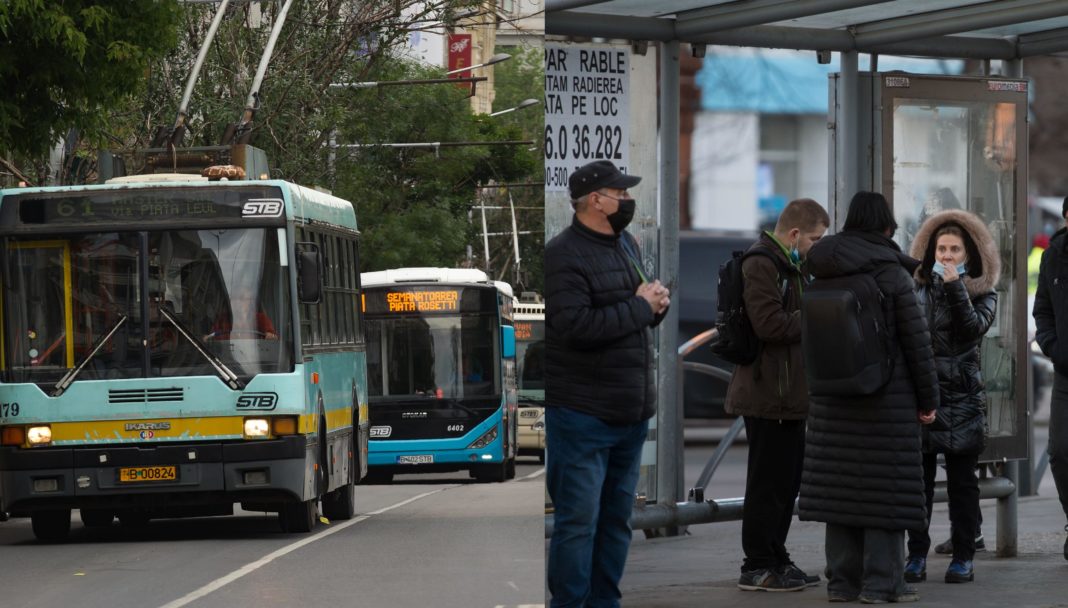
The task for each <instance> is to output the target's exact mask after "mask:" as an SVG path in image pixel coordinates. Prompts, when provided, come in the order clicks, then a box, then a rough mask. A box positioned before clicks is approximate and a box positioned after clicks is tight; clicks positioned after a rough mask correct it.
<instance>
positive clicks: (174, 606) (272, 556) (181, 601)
mask: <svg viewBox="0 0 1068 608" xmlns="http://www.w3.org/2000/svg"><path fill="white" fill-rule="evenodd" d="M447 489H448V488H440V489H437V490H434V491H432V492H424V493H422V494H419V495H418V496H413V497H411V498H409V499H408V500H403V501H401V502H398V503H397V504H394V505H390V506H388V507H384V508H381V509H378V510H377V511H371V512H370V513H366V514H364V515H360V516H359V517H356V518H354V519H350V520H349V521H347V522H345V523H342V524H336V525H334V526H333V527H332V528H330V529H329V530H324V531H322V532H320V533H318V534H314V535H312V536H308V537H307V538H303V539H301V540H298V541H297V542H295V543H292V544H289V545H286V546H285V547H282V548H281V549H278V550H277V551H274V552H272V553H268V554H267V555H265V556H263V557H261V558H260V559H258V560H256V561H254V562H252V563H250V564H246V565H244V566H242V567H240V568H238V569H237V570H234V571H233V572H231V573H230V574H227V575H226V576H223V577H221V578H217V579H215V580H213V581H212V582H210V583H208V584H207V585H204V586H203V587H201V588H200V589H197V590H195V591H192V592H190V593H188V594H186V595H184V596H182V597H180V598H178V599H176V600H174V601H173V602H168V603H166V604H164V605H163V606H161V608H179V607H180V606H185V605H187V604H190V603H192V602H195V601H196V600H198V599H200V598H202V597H204V596H205V595H208V594H209V593H212V592H213V591H217V590H218V589H221V588H222V587H225V586H226V585H229V584H230V583H232V582H234V581H236V580H237V579H239V578H241V577H243V576H245V575H246V574H251V573H252V572H254V571H256V570H258V569H260V568H262V567H264V566H266V565H267V564H269V563H271V562H273V561H274V560H276V559H278V558H279V557H282V556H283V555H286V554H287V553H292V552H293V551H296V550H297V549H300V548H301V547H303V546H305V545H310V544H311V543H313V542H315V541H317V540H321V539H323V538H326V537H327V536H330V535H331V534H334V533H336V532H340V531H342V530H344V529H345V528H348V527H349V526H355V525H356V524H358V523H360V522H361V521H366V520H368V519H370V518H371V516H373V515H381V514H382V513H385V512H386V511H392V510H393V509H397V508H400V507H403V506H404V505H406V504H409V503H413V502H415V501H417V500H422V499H424V498H426V497H427V496H431V495H433V494H437V493H438V492H441V491H442V490H447Z"/></svg>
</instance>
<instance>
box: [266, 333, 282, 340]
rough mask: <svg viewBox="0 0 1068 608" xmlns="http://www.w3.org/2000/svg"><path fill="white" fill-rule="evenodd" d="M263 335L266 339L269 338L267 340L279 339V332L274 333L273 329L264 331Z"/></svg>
mask: <svg viewBox="0 0 1068 608" xmlns="http://www.w3.org/2000/svg"><path fill="white" fill-rule="evenodd" d="M263 337H264V338H265V339H267V340H277V339H278V334H276V333H274V332H273V331H269V332H266V333H264V334H263Z"/></svg>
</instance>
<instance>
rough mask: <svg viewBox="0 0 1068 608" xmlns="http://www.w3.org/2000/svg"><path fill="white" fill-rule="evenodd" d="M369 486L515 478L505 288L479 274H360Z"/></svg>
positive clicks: (509, 301) (511, 347)
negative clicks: (430, 475)
mask: <svg viewBox="0 0 1068 608" xmlns="http://www.w3.org/2000/svg"><path fill="white" fill-rule="evenodd" d="M363 289H364V291H363V299H364V301H363V307H364V320H365V324H366V332H367V386H368V390H369V392H370V406H371V436H370V451H369V457H368V458H369V460H368V461H369V464H370V475H369V477H370V478H371V479H374V480H377V481H389V480H390V479H392V477H393V475H394V474H395V473H421V472H429V471H457V470H465V469H466V470H468V471H470V473H471V475H472V476H473V477H475V478H476V479H478V480H480V481H504V480H506V479H512V478H514V477H515V457H516V453H517V444H516V441H517V437H516V434H517V428H516V424H517V396H516V383H515V332H514V328H513V326H512V306H513V296H512V289H511V287H510V286H509V285H508V284H507V283H500V282H494V281H490V280H489V279H488V278H487V277H486V274H485V273H484V272H482V271H480V270H472V269H447V268H402V269H397V270H384V271H380V272H367V273H364V274H363Z"/></svg>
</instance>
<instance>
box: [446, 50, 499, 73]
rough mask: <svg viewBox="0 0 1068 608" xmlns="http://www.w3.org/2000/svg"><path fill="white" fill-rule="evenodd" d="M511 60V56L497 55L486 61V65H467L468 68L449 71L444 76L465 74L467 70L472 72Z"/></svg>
mask: <svg viewBox="0 0 1068 608" xmlns="http://www.w3.org/2000/svg"><path fill="white" fill-rule="evenodd" d="M511 58H512V56H511V55H509V54H508V53H497V54H496V55H494V56H493V57H490V58H489V60H488V61H486V63H479V64H476V65H469V66H467V67H465V68H456V69H455V70H449V71H448V72H445V75H446V76H449V75H452V74H459V73H460V72H466V71H468V70H473V69H475V68H484V67H486V66H487V65H493V64H495V63H500V62H502V61H508V60H509V59H511Z"/></svg>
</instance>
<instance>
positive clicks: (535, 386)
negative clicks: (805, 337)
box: [515, 321, 545, 405]
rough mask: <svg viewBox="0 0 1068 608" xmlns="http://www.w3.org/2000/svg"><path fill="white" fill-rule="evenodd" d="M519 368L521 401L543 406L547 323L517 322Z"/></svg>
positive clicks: (516, 355) (516, 354)
mask: <svg viewBox="0 0 1068 608" xmlns="http://www.w3.org/2000/svg"><path fill="white" fill-rule="evenodd" d="M515 332H516V342H515V347H516V353H515V358H516V361H517V362H518V366H519V374H518V377H519V400H520V402H524V403H531V402H533V404H534V405H541V404H542V403H543V402H544V401H545V321H516V322H515Z"/></svg>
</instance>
